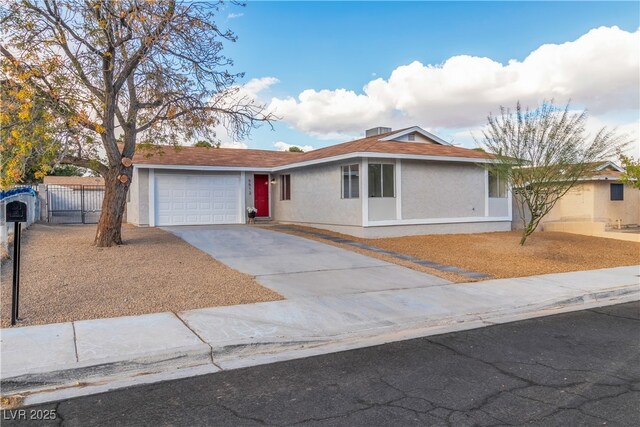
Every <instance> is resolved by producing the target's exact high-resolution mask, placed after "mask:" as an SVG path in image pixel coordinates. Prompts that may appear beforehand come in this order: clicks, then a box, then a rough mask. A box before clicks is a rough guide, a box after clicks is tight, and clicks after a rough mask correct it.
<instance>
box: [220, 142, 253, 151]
mask: <svg viewBox="0 0 640 427" xmlns="http://www.w3.org/2000/svg"><path fill="white" fill-rule="evenodd" d="M220 148H237V149H240V150H246V149H247V148H249V146H248V145H247V144H245V143H244V142H240V141H220Z"/></svg>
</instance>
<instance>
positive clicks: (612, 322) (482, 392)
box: [2, 303, 640, 427]
mask: <svg viewBox="0 0 640 427" xmlns="http://www.w3.org/2000/svg"><path fill="white" fill-rule="evenodd" d="M52 410H54V411H55V414H56V415H57V417H56V419H55V420H51V421H42V420H40V421H36V420H33V419H31V420H18V421H16V420H10V419H9V418H12V417H15V415H16V413H15V412H13V413H9V412H8V411H5V412H4V413H3V414H2V425H3V426H13V425H29V426H35V425H65V426H67V425H68V426H93V425H100V426H134V425H135V426H138V425H152V426H165V425H172V426H200V425H212V426H226V425H230V426H231V425H243V426H244V425H248V426H253V425H256V426H261V425H312V426H369V427H371V426H394V427H395V426H405V425H406V426H412V425H416V426H417V425H420V426H423V425H434V426H440V425H442V426H447V425H455V426H465V425H522V424H526V425H539V426H555V425H557V426H578V425H588V426H591V425H593V426H596V425H607V426H618V425H619V426H632V425H640V303H630V304H624V305H618V306H613V307H606V308H599V309H593V310H587V311H581V312H575V313H568V314H562V315H556V316H551V317H545V318H539V319H532V320H526V321H521V322H515V323H510V324H505V325H496V326H491V327H487V328H482V329H476V330H472V331H466V332H457V333H452V334H446V335H439V336H433V337H428V338H420V339H415V340H410V341H404V342H398V343H391V344H386V345H382V346H377V347H370V348H365V349H359V350H353V351H347V352H342V353H335V354H330V355H325V356H318V357H311V358H307V359H301V360H294V361H289V362H282V363H276V364H271V365H264V366H258V367H252V368H246V369H240V370H235V371H226V372H221V373H216V374H212V375H207V376H201V377H196V378H189V379H183V380H177V381H171V382H165V383H159V384H153V385H146V386H140V387H133V388H128V389H123V390H118V391H113V392H109V393H104V394H100V395H94V396H87V397H81V398H76V399H72V400H67V401H62V402H57V403H54V404H49V405H42V406H39V407H32V408H27V411H26V418H30V417H31V418H33V417H40V418H42V417H43V416H44V414H46V413H48V414H52V412H46V411H52Z"/></svg>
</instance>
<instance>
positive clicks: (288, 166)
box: [134, 151, 494, 173]
mask: <svg viewBox="0 0 640 427" xmlns="http://www.w3.org/2000/svg"><path fill="white" fill-rule="evenodd" d="M360 157H372V158H378V159H408V160H429V161H435V162H459V163H493V162H494V160H492V159H478V158H470V157H448V156H426V155H420V154H393V153H375V152H368V151H362V152H355V153H347V154H341V155H339V156H332V157H323V158H321V159H315V160H308V161H306V162H298V163H289V164H286V165H282V166H276V167H273V168H251V167H245V166H196V165H151V164H137V165H135V166H134V167H137V168H141V169H156V170H162V169H164V170H194V171H210V172H216V171H218V172H242V171H245V172H266V173H273V172H279V171H283V170H287V169H295V168H302V167H306V166H314V165H318V164H322V163H330V162H338V161H342V160H350V159H356V158H360Z"/></svg>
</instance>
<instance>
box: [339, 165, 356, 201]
mask: <svg viewBox="0 0 640 427" xmlns="http://www.w3.org/2000/svg"><path fill="white" fill-rule="evenodd" d="M359 197H360V166H359V165H357V164H356V165H347V166H342V198H343V199H357V198H359Z"/></svg>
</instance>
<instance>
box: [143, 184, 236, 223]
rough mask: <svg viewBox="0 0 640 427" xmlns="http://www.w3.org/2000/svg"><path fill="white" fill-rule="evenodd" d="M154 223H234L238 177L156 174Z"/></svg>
mask: <svg viewBox="0 0 640 427" xmlns="http://www.w3.org/2000/svg"><path fill="white" fill-rule="evenodd" d="M155 179H156V182H155V187H156V224H157V225H193V224H237V223H238V222H240V177H239V176H238V175H183V174H158V173H156V178H155Z"/></svg>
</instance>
